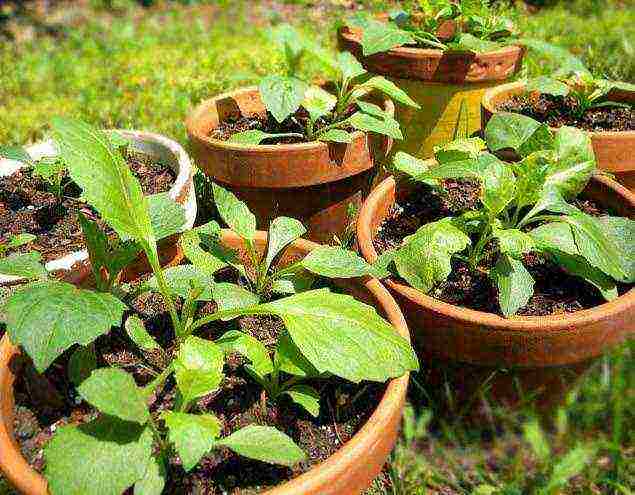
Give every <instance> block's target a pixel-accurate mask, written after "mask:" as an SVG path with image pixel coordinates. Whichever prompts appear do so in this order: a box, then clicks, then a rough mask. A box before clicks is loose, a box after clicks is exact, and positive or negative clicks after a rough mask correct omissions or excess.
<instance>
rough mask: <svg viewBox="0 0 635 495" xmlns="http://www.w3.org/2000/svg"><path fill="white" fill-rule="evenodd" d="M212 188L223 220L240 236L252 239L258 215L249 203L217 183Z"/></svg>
mask: <svg viewBox="0 0 635 495" xmlns="http://www.w3.org/2000/svg"><path fill="white" fill-rule="evenodd" d="M212 190H213V192H214V202H215V203H216V209H217V210H218V214H219V215H220V216H221V218H222V219H223V221H224V222H225V223H226V224H227V225H228V226H229V228H230V229H232V230H233V231H234V232H235V233H236V234H238V235H239V236H240V237H242V238H243V239H245V240H247V241H252V240H253V238H254V235H255V234H256V217H255V216H254V214H253V213H252V212H251V211H249V208H248V207H247V205H246V204H245V203H243V202H242V201H240V200H239V199H238V198H237V197H236V196H235V195H234V193H232V192H230V191H227V190H225V189H223V188H222V187H220V186H219V185H217V184H212Z"/></svg>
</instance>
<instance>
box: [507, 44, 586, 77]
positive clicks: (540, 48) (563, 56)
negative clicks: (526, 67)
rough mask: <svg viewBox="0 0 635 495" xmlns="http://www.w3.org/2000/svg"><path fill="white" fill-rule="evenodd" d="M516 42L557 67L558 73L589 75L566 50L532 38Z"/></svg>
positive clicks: (580, 63)
mask: <svg viewBox="0 0 635 495" xmlns="http://www.w3.org/2000/svg"><path fill="white" fill-rule="evenodd" d="M517 42H518V43H521V44H523V45H526V46H527V47H528V48H530V49H532V50H535V51H536V52H538V54H539V55H541V56H543V57H546V58H547V59H549V60H550V61H552V62H554V63H556V64H557V65H558V67H559V72H563V73H567V72H570V71H576V72H585V73H587V74H588V73H589V70H588V69H587V68H586V67H585V66H584V64H583V63H582V61H581V60H580V59H579V58H577V57H576V56H574V55H573V54H571V52H569V51H568V50H567V49H566V48H562V47H560V46H556V45H552V44H551V43H547V42H546V41H542V40H538V39H533V38H520V39H518V40H517Z"/></svg>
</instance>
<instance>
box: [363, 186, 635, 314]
mask: <svg viewBox="0 0 635 495" xmlns="http://www.w3.org/2000/svg"><path fill="white" fill-rule="evenodd" d="M479 187H480V186H479V184H478V183H476V182H473V181H469V180H455V179H448V180H445V181H444V182H443V188H442V189H443V191H442V192H440V191H435V190H433V189H431V188H430V187H428V186H420V187H419V188H417V189H416V190H413V191H412V192H411V193H410V194H409V195H408V196H407V197H405V198H404V199H403V200H402V201H397V202H396V203H395V204H394V205H393V207H392V209H391V211H390V213H389V215H388V217H387V218H386V220H384V222H382V224H381V225H380V227H379V230H378V231H377V235H376V236H375V238H374V240H373V245H374V246H375V249H376V250H377V252H378V253H379V254H381V253H383V252H384V251H386V250H388V249H390V248H394V247H398V246H399V245H401V243H402V241H403V239H404V238H405V237H406V236H408V235H410V234H414V233H415V232H416V231H417V229H419V227H421V226H423V225H424V224H426V223H429V222H434V221H436V220H440V219H442V218H445V217H447V216H458V215H460V214H461V213H463V212H465V211H467V210H470V209H474V208H478V205H479ZM573 204H574V205H575V206H577V207H578V208H579V209H581V210H582V211H584V212H585V213H588V214H589V215H593V216H601V215H607V214H611V212H609V211H607V210H606V209H604V208H602V207H601V206H599V205H598V204H596V203H594V202H593V201H590V200H586V199H576V200H575V201H574V202H573ZM473 241H474V239H473ZM495 247H496V246H495V245H494V244H492V243H490V244H489V245H488V246H487V247H486V253H488V254H489V255H486V256H485V257H484V259H483V261H482V264H481V265H482V266H481V267H480V268H483V269H484V271H474V270H472V269H471V268H470V267H469V265H468V263H466V262H465V261H463V260H459V259H457V258H453V259H452V273H451V274H450V276H449V277H448V279H447V280H446V281H445V282H443V283H441V284H439V285H438V286H437V287H436V288H434V289H433V290H432V291H431V292H430V294H429V295H430V296H433V297H435V298H437V299H439V300H441V301H444V302H447V303H449V304H454V305H456V306H463V307H466V308H470V309H474V310H478V311H486V312H489V313H496V314H499V315H502V313H501V311H500V307H499V305H498V295H497V291H496V287H495V286H494V285H493V284H492V282H491V281H490V278H489V277H488V276H487V274H486V273H485V272H486V271H489V269H491V268H492V267H493V266H494V264H495V263H496V255H495ZM523 262H524V264H525V267H526V268H527V270H528V271H529V272H530V273H531V275H532V277H533V278H534V280H535V282H536V284H535V287H534V289H535V292H534V295H533V296H532V297H531V299H530V300H529V302H528V303H527V305H526V306H525V307H523V308H521V309H520V310H519V311H518V313H517V314H519V315H524V316H546V315H555V314H560V313H573V312H575V311H579V310H582V309H587V308H592V307H594V306H598V305H600V304H603V303H605V302H606V301H605V300H604V298H603V297H602V296H601V295H600V293H599V292H598V291H597V289H596V288H595V287H593V286H592V285H590V284H588V283H587V282H585V281H584V280H582V279H581V278H578V277H574V276H572V275H569V274H568V273H566V272H565V271H564V270H563V269H562V268H560V267H559V266H558V265H556V264H554V263H553V262H552V261H550V260H549V259H548V258H547V257H546V256H544V255H542V254H540V253H537V252H530V253H528V254H526V255H524V259H523ZM631 287H632V285H618V292H619V294H620V295H622V294H624V293H625V292H627V291H628V290H630V288H631Z"/></svg>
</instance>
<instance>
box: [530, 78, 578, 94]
mask: <svg viewBox="0 0 635 495" xmlns="http://www.w3.org/2000/svg"><path fill="white" fill-rule="evenodd" d="M525 91H527V92H528V93H531V92H533V91H537V92H539V93H541V94H543V95H552V96H567V95H568V94H569V86H567V85H566V84H565V83H563V82H562V81H559V80H558V79H554V78H552V77H549V76H540V77H537V78H536V79H531V80H530V81H528V82H527V85H526V86H525Z"/></svg>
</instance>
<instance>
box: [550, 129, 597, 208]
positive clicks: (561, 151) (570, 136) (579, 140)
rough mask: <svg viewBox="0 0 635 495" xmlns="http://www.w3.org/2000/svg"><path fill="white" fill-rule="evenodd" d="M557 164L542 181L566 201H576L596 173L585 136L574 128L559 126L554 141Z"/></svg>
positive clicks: (585, 133)
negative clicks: (555, 189) (568, 199)
mask: <svg viewBox="0 0 635 495" xmlns="http://www.w3.org/2000/svg"><path fill="white" fill-rule="evenodd" d="M554 149H555V153H556V162H555V164H553V165H552V166H551V167H549V174H548V176H547V179H546V181H545V184H546V185H547V186H554V187H556V188H557V189H558V190H559V191H560V192H561V193H562V195H563V196H564V198H565V199H567V198H575V197H576V196H577V195H578V194H579V193H580V192H582V190H583V189H584V188H585V187H586V185H587V183H588V182H589V179H590V178H591V176H592V175H593V172H595V169H596V166H595V155H594V153H593V147H592V145H591V138H590V137H589V135H588V133H587V132H585V131H582V130H580V129H576V128H575V127H561V128H559V129H558V131H557V132H556V138H555V141H554Z"/></svg>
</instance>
